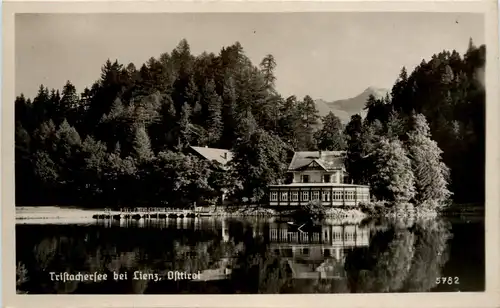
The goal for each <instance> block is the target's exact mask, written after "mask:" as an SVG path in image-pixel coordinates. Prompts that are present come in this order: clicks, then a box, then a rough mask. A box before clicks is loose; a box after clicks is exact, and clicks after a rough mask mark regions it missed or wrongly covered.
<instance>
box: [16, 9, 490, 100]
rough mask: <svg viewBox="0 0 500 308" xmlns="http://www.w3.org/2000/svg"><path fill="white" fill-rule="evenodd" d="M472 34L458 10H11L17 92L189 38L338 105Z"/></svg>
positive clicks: (285, 91) (475, 24)
mask: <svg viewBox="0 0 500 308" xmlns="http://www.w3.org/2000/svg"><path fill="white" fill-rule="evenodd" d="M469 37H472V38H473V40H474V42H475V43H476V45H479V44H483V43H484V19H483V17H482V15H477V14H465V13H460V14H457V13H280V14H277V13H270V14H269V13H268V14H262V13H253V14H252V13H245V14H242V13H240V14H203V13H201V14H200V13H197V14H191V13H190V14H163V13H162V14H22V15H20V14H18V15H17V16H16V94H20V93H24V94H25V95H26V96H28V97H33V96H34V95H35V94H36V91H37V89H38V87H39V85H40V84H41V83H43V84H44V85H46V86H48V87H49V88H56V89H60V88H62V86H63V85H64V83H65V82H66V80H70V81H71V82H72V83H73V84H75V86H76V87H77V90H78V91H79V92H81V91H82V90H83V89H84V88H85V87H86V86H89V87H90V86H91V84H92V83H93V82H94V81H95V80H96V79H98V78H99V76H100V69H101V66H102V65H103V64H104V62H105V61H106V59H108V58H110V59H112V60H114V59H118V61H119V62H120V63H123V64H128V63H130V62H133V63H134V64H135V65H136V66H137V67H140V65H142V63H144V62H145V61H147V59H149V58H150V57H151V56H154V57H158V56H159V55H160V54H161V53H163V52H165V51H168V52H170V51H172V49H173V48H175V46H176V45H177V44H178V43H179V41H180V40H181V39H182V38H186V39H187V40H188V42H189V44H190V46H191V51H192V53H193V54H195V55H198V54H200V53H201V52H203V51H208V52H214V53H218V52H219V51H220V49H221V47H222V46H228V45H231V44H233V43H234V42H235V41H239V42H240V43H241V44H242V46H243V48H244V50H245V53H246V55H247V56H249V57H250V59H251V60H252V62H253V63H254V64H258V63H259V62H260V60H261V59H262V58H263V57H264V56H265V55H266V54H269V53H270V54H273V55H274V57H275V59H276V62H277V65H278V66H277V68H276V73H275V74H276V77H277V83H276V85H277V88H278V91H279V92H280V93H281V94H282V95H284V96H288V95H292V94H295V95H297V96H298V97H303V96H305V95H306V94H309V95H311V96H312V97H313V98H315V99H316V98H322V99H325V100H335V99H342V98H348V97H352V96H355V95H357V94H359V93H361V92H362V91H363V90H364V89H365V88H367V87H368V86H374V87H382V88H390V87H391V86H392V84H393V83H394V81H395V79H396V78H397V75H398V73H399V71H400V69H401V67H402V66H406V67H407V68H409V70H411V69H412V68H413V67H414V66H415V65H417V64H418V63H420V61H421V60H422V59H424V58H425V59H429V58H430V57H431V56H432V54H434V53H437V52H439V51H442V50H444V49H445V50H453V49H456V50H457V51H459V52H460V53H464V52H465V50H466V49H467V44H468V40H469Z"/></svg>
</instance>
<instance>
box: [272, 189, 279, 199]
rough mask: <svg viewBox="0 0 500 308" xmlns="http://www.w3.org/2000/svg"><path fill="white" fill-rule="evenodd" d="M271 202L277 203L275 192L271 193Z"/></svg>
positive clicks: (276, 193)
mask: <svg viewBox="0 0 500 308" xmlns="http://www.w3.org/2000/svg"><path fill="white" fill-rule="evenodd" d="M271 201H278V192H277V191H272V192H271Z"/></svg>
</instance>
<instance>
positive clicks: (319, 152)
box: [319, 150, 321, 158]
mask: <svg viewBox="0 0 500 308" xmlns="http://www.w3.org/2000/svg"><path fill="white" fill-rule="evenodd" d="M319 158H321V150H319Z"/></svg>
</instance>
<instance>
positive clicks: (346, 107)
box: [314, 87, 389, 123]
mask: <svg viewBox="0 0 500 308" xmlns="http://www.w3.org/2000/svg"><path fill="white" fill-rule="evenodd" d="M386 93H389V90H387V89H381V88H374V87H368V88H366V89H365V90H364V91H363V92H362V93H361V94H358V95H357V96H355V97H352V98H348V99H341V100H338V101H333V102H327V101H324V100H322V99H317V100H315V101H314V102H315V103H316V109H318V111H319V115H320V116H322V117H324V116H326V115H327V114H328V113H329V112H330V111H332V112H333V113H334V114H335V115H336V116H337V117H339V118H340V120H341V121H342V123H347V122H349V120H350V119H351V116H352V115H354V114H356V113H360V114H361V116H363V117H364V116H365V115H366V111H365V110H363V108H364V107H365V103H366V101H367V100H368V97H369V96H370V94H372V95H373V96H375V98H383V97H385V95H386Z"/></svg>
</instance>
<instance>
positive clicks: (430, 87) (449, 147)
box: [345, 40, 486, 205]
mask: <svg viewBox="0 0 500 308" xmlns="http://www.w3.org/2000/svg"><path fill="white" fill-rule="evenodd" d="M485 53H486V47H485V46H484V45H482V46H480V47H476V46H475V45H474V44H473V42H472V40H470V41H469V46H468V49H467V52H466V53H465V55H464V56H463V57H462V56H461V55H460V54H459V53H458V52H456V51H453V52H449V51H443V52H440V53H439V54H435V55H433V56H432V58H431V59H430V61H428V62H427V61H425V60H422V62H421V63H420V65H418V66H417V67H416V68H415V69H414V70H413V72H412V73H411V74H408V73H407V71H406V68H404V67H403V68H402V70H401V73H400V75H399V78H398V79H397V81H396V83H395V84H394V86H393V88H392V91H391V93H390V95H389V94H388V95H387V96H386V97H385V98H382V99H376V98H375V97H373V96H370V98H369V99H368V101H367V102H366V107H365V109H366V111H367V115H366V117H365V118H364V119H362V118H361V117H360V116H359V115H354V116H352V117H351V121H350V122H349V123H348V124H347V126H346V129H345V133H346V134H345V136H346V137H347V140H348V141H347V143H348V145H347V155H348V160H347V169H348V172H349V174H350V177H351V179H352V180H353V181H354V182H356V183H364V184H371V186H372V189H373V192H374V193H375V195H376V196H378V197H379V198H380V199H389V200H393V201H408V200H413V201H416V202H422V201H426V200H435V201H439V202H441V201H443V200H445V199H448V198H447V196H450V195H451V194H452V195H453V200H454V201H455V202H457V203H469V202H476V203H479V204H482V205H484V188H485V181H484V178H485V88H484V81H483V78H484V77H483V76H484V65H485ZM448 189H449V190H450V191H451V192H450V191H448Z"/></svg>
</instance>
